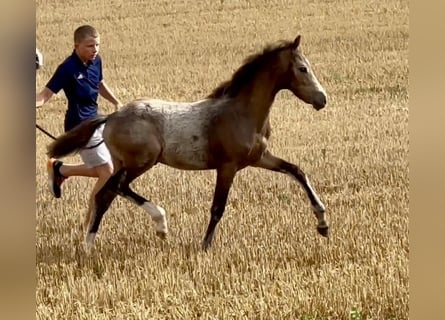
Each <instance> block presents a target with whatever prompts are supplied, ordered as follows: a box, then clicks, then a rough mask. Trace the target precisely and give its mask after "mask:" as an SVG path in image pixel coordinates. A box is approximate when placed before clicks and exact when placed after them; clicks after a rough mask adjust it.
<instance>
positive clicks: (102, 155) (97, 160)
mask: <svg viewBox="0 0 445 320" xmlns="http://www.w3.org/2000/svg"><path fill="white" fill-rule="evenodd" d="M104 126H105V124H102V125H100V126H99V127H98V128H97V129H96V131H94V133H93V135H92V136H91V138H90V140H89V141H88V143H87V145H86V146H85V149H82V150H81V151H80V157H81V158H82V160H83V162H84V163H85V164H86V166H87V167H89V168H94V167H97V166H100V165H103V164H105V163H109V164H110V165H112V162H111V155H110V151H108V148H107V146H106V145H105V142H102V143H100V142H101V141H102V140H103V137H102V133H103V131H104ZM99 143H100V144H99ZM97 144H99V145H97ZM95 145H97V147H94V148H92V149H86V148H88V147H91V146H95Z"/></svg>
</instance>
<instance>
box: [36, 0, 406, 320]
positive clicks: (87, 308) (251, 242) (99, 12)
mask: <svg viewBox="0 0 445 320" xmlns="http://www.w3.org/2000/svg"><path fill="white" fill-rule="evenodd" d="M298 2H299V4H298V5H297V4H294V2H293V1H285V0H284V1H283V0H282V1H278V0H276V1H265V0H252V1H234V0H231V1H228V0H226V1H210V0H205V1H204V0H203V1H192V0H180V1H175V2H170V1H165V0H156V1H150V2H149V1H118V0H113V1H106V2H105V1H104V2H102V1H98V2H91V1H85V0H80V1H63V2H61V1H57V0H48V1H43V0H37V12H36V15H37V45H38V47H39V48H40V49H41V50H42V51H43V52H44V54H45V67H44V69H43V70H41V71H39V72H38V75H37V81H36V87H37V88H39V89H40V88H41V87H42V86H43V85H44V84H45V83H46V81H47V80H48V79H49V77H50V76H51V74H52V72H53V71H54V70H55V68H56V67H57V64H58V63H59V62H61V61H62V59H64V58H65V57H66V56H67V55H68V54H69V53H70V52H71V47H72V43H71V41H72V40H71V39H72V32H73V30H74V29H75V27H77V26H78V25H80V24H81V23H85V22H88V23H91V24H93V25H95V26H96V27H97V28H98V29H99V30H100V32H101V34H102V39H101V40H102V56H103V59H104V67H105V69H104V73H105V78H106V79H107V80H108V83H109V85H110V86H111V87H112V88H113V89H114V91H115V92H116V93H117V95H118V96H119V97H120V98H121V99H122V100H123V101H129V100H131V99H133V98H135V97H140V96H150V97H156V98H163V99H169V100H182V101H191V100H197V99H201V98H202V97H203V96H205V95H206V94H207V93H209V92H210V91H211V90H212V89H213V88H214V87H215V86H216V85H217V84H218V83H219V82H221V81H223V80H225V79H227V78H228V77H229V76H230V75H231V74H232V72H233V71H234V70H235V69H236V68H237V67H238V66H239V65H240V64H241V62H242V60H243V59H244V57H246V56H247V55H248V54H251V53H253V52H256V51H257V50H259V49H260V48H262V47H263V46H264V45H265V44H266V43H269V42H271V41H275V40H278V39H281V38H283V39H292V38H293V37H295V36H296V34H297V33H301V34H302V35H303V38H302V48H303V51H304V52H305V53H306V55H307V56H308V57H309V59H310V60H311V62H312V64H313V65H314V68H315V70H316V73H317V75H318V78H319V79H320V81H321V82H322V84H323V85H324V87H325V88H326V90H327V92H328V94H329V98H330V100H329V105H328V107H327V108H326V109H324V110H323V111H320V112H316V111H314V110H312V109H311V107H309V106H307V105H305V104H303V103H302V102H300V101H298V100H296V99H295V98H294V97H293V96H292V95H291V94H290V93H288V92H282V93H280V94H279V95H278V96H277V99H276V101H275V103H274V106H273V109H272V115H271V117H272V118H271V121H272V127H273V136H272V139H271V141H270V149H271V150H272V151H273V152H274V153H275V154H277V155H279V156H281V157H283V158H285V159H288V160H290V161H292V162H294V163H297V164H299V165H300V166H301V167H302V168H303V170H304V171H305V172H306V173H307V175H308V176H309V177H310V178H311V180H312V182H313V185H314V187H315V189H316V190H317V191H318V193H319V194H320V196H321V198H322V200H323V201H324V202H325V204H326V205H327V209H328V211H327V213H328V219H329V220H330V223H331V240H330V242H329V243H327V242H326V240H325V239H322V238H321V237H319V236H318V234H317V233H316V231H315V226H316V221H315V218H314V216H313V214H312V213H311V210H310V207H309V202H308V200H307V198H306V196H305V194H304V192H303V190H302V188H301V187H300V186H299V185H296V184H295V183H294V182H293V181H291V179H289V178H287V177H285V176H282V175H279V174H274V173H270V172H265V171H261V170H259V169H251V168H249V169H246V170H245V171H243V172H241V173H240V174H239V175H238V176H237V178H236V180H235V183H234V186H233V189H232V190H231V194H230V197H229V202H228V206H227V209H226V212H225V215H224V217H223V219H222V221H221V223H220V225H219V227H218V230H217V234H216V238H215V241H214V246H213V247H212V249H211V250H210V252H208V253H203V252H201V251H200V248H199V245H200V241H201V239H202V237H203V235H204V231H205V228H206V226H207V222H208V217H209V208H210V203H211V197H212V192H213V186H214V180H215V173H214V172H211V171H209V172H187V171H178V170H174V169H171V168H167V167H164V166H157V167H155V168H154V169H152V170H151V171H150V172H149V173H148V174H146V175H144V176H143V177H142V178H140V179H139V180H137V181H136V183H135V185H134V187H135V189H136V190H137V191H138V192H140V193H141V194H143V195H146V196H147V197H148V198H150V199H152V200H153V201H154V202H155V203H158V204H159V205H161V206H163V207H164V208H165V209H166V210H167V214H168V219H169V225H170V236H169V239H168V240H167V241H165V242H162V241H161V240H159V239H157V238H156V236H155V234H154V228H153V225H152V222H151V219H150V218H149V217H148V216H147V215H146V214H145V213H144V212H143V210H141V209H140V208H138V207H136V206H134V205H132V204H130V203H129V202H127V201H125V200H121V199H118V200H117V201H115V202H114V203H113V205H112V207H111V209H110V210H109V211H108V213H107V215H106V216H105V218H104V220H103V224H102V229H101V233H100V234H99V237H98V239H97V241H96V243H97V249H96V251H95V253H94V255H93V256H92V257H89V258H88V257H86V256H85V255H84V253H83V251H82V250H83V249H82V241H83V235H82V234H81V233H80V232H79V224H80V222H81V221H83V216H84V214H85V208H86V202H87V198H88V195H89V191H90V189H91V187H92V184H93V180H91V179H87V178H72V179H70V180H69V181H67V182H66V184H64V190H63V192H64V193H63V200H56V199H53V198H52V197H51V196H50V195H49V192H48V191H47V189H46V188H47V187H46V173H45V161H46V157H45V148H46V145H47V144H48V143H49V142H50V141H49V139H48V138H47V137H46V136H44V135H43V134H41V133H40V132H37V141H36V144H37V152H36V167H37V168H36V187H37V194H36V203H37V213H36V214H37V226H36V250H37V257H36V272H37V288H36V299H37V306H36V307H37V311H36V313H37V318H38V319H307V320H309V319H407V318H408V253H409V245H408V161H407V154H408V94H407V86H408V78H407V77H408V62H407V49H408V48H407V47H408V1H406V0H401V1H398V0H388V1H377V0H357V1H346V0H343V1H342V0H338V1H332V0H331V1H328V0H325V1H312V0H302V1H298ZM149 3H150V4H149ZM101 105H102V107H103V109H102V110H104V112H108V111H111V106H110V105H109V104H108V103H106V102H105V101H104V100H102V99H101ZM64 111H65V102H64V99H63V95H62V94H60V95H59V96H57V97H55V98H53V100H52V101H51V103H49V104H47V105H46V106H45V107H44V108H43V109H42V110H38V111H37V123H39V124H41V125H42V126H44V127H45V128H46V129H47V130H49V131H50V132H52V133H54V134H59V133H61V132H62V128H63V113H64ZM68 160H70V161H73V162H74V161H76V162H77V161H79V158H78V157H77V156H76V157H74V158H70V159H68Z"/></svg>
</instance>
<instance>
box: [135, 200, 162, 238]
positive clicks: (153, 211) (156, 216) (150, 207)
mask: <svg viewBox="0 0 445 320" xmlns="http://www.w3.org/2000/svg"><path fill="white" fill-rule="evenodd" d="M141 207H142V208H143V209H144V210H145V211H147V212H148V214H149V215H150V216H151V218H152V219H153V221H154V222H155V223H156V232H159V233H161V234H167V232H168V228H167V217H166V213H165V210H164V208H162V207H160V206H157V205H155V204H153V203H151V202H144V203H143V204H142V205H141Z"/></svg>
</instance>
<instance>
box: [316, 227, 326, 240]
mask: <svg viewBox="0 0 445 320" xmlns="http://www.w3.org/2000/svg"><path fill="white" fill-rule="evenodd" d="M317 231H318V233H319V234H321V235H322V236H323V237H326V238H327V237H329V227H328V226H323V227H317Z"/></svg>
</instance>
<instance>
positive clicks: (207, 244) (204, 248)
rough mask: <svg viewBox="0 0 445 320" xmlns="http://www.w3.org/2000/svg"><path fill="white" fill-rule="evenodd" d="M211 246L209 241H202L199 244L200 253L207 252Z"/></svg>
mask: <svg viewBox="0 0 445 320" xmlns="http://www.w3.org/2000/svg"><path fill="white" fill-rule="evenodd" d="M211 245H212V244H211V241H206V240H204V241H202V243H201V249H202V251H207V250H209V249H210V246H211Z"/></svg>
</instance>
